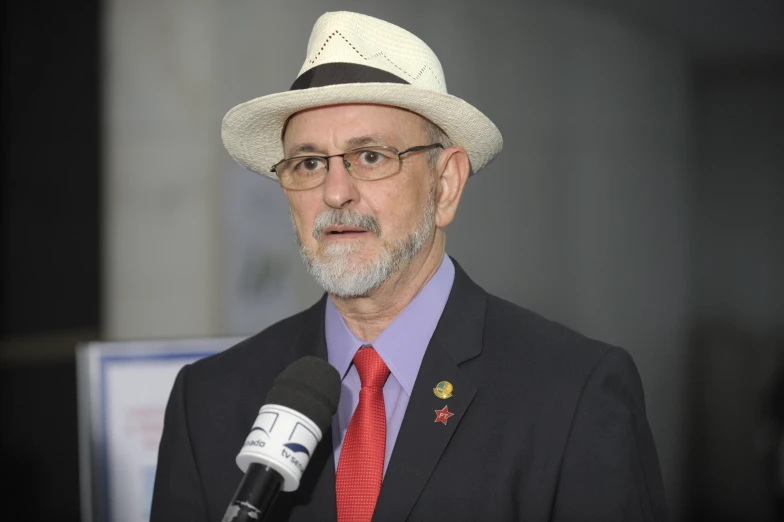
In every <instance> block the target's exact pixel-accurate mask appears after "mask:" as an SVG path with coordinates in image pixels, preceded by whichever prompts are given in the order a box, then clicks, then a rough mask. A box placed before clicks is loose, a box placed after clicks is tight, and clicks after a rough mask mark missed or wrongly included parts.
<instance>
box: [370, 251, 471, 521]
mask: <svg viewBox="0 0 784 522" xmlns="http://www.w3.org/2000/svg"><path fill="white" fill-rule="evenodd" d="M453 262H454V260H453ZM454 264H455V281H454V284H453V285H452V291H451V292H450V295H449V299H448V300H447V304H446V306H445V307H444V312H443V314H442V315H441V319H440V320H439V322H438V326H437V327H436V330H435V332H434V333H433V337H432V339H431V340H430V344H429V345H428V347H427V351H426V352H425V356H424V358H423V359H422V365H421V367H420V369H419V374H418V375H417V379H416V382H415V383H414V389H413V392H412V394H411V398H410V400H409V402H408V407H407V408H406V414H405V417H404V418H403V424H402V426H401V428H400V433H399V434H398V438H397V440H396V441H395V448H394V450H393V452H392V457H391V459H390V462H389V465H388V467H387V472H386V475H385V476H384V483H383V484H382V486H381V493H380V495H379V498H378V503H377V504H376V510H375V514H374V516H373V522H392V521H395V522H399V521H401V520H405V519H406V517H408V515H409V513H410V512H411V509H412V508H413V506H414V504H415V503H416V500H417V499H418V498H419V495H420V494H421V493H422V490H423V489H424V487H425V484H426V483H427V481H428V479H429V478H430V475H431V474H432V473H433V470H434V469H435V467H436V465H437V464H438V461H439V460H440V458H441V455H442V454H443V452H444V450H445V449H446V447H447V445H448V444H449V441H450V439H451V438H452V435H453V434H454V433H455V431H456V430H457V429H459V427H460V422H461V420H462V419H463V416H464V415H465V413H466V411H468V408H469V407H470V405H471V401H472V400H473V398H474V395H475V394H476V388H475V386H474V385H473V384H472V383H471V382H470V380H469V379H468V377H467V376H466V375H465V373H464V372H463V371H462V370H461V369H460V367H459V365H460V364H461V363H463V362H465V361H467V360H469V359H472V358H474V357H476V356H477V355H479V353H480V352H481V347H482V329H483V325H484V314H485V298H486V294H485V292H484V291H483V290H482V289H481V288H479V287H478V286H477V285H476V284H474V283H473V282H472V281H471V280H470V279H469V278H468V276H467V275H466V274H465V272H464V271H463V270H462V268H460V266H459V265H458V264H457V263H456V262H454ZM441 381H449V382H450V383H451V384H452V385H453V387H454V392H453V396H452V397H450V398H448V399H440V398H438V397H437V396H436V395H435V393H434V392H433V388H435V386H436V384H437V383H439V382H441ZM444 407H447V408H448V412H449V413H451V414H452V416H451V417H449V418H448V419H446V425H444V424H443V423H441V422H436V419H437V414H436V411H437V410H442V409H443V408H444Z"/></svg>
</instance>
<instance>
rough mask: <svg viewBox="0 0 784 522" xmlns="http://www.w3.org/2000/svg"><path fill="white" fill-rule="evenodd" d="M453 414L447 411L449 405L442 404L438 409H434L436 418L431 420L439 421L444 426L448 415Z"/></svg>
mask: <svg viewBox="0 0 784 522" xmlns="http://www.w3.org/2000/svg"><path fill="white" fill-rule="evenodd" d="M452 415H454V413H449V406H444V407H443V408H441V409H440V410H436V420H434V421H433V422H440V423H441V424H443V425H444V426H446V421H448V420H449V417H451V416H452Z"/></svg>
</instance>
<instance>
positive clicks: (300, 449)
mask: <svg viewBox="0 0 784 522" xmlns="http://www.w3.org/2000/svg"><path fill="white" fill-rule="evenodd" d="M283 446H284V447H286V448H288V449H290V450H291V451H293V452H294V453H304V454H305V455H307V456H308V458H310V451H308V448H306V447H305V446H303V445H302V444H297V443H296V442H289V443H288V444H284V445H283Z"/></svg>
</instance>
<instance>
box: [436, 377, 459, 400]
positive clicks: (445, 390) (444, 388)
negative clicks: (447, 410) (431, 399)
mask: <svg viewBox="0 0 784 522" xmlns="http://www.w3.org/2000/svg"><path fill="white" fill-rule="evenodd" d="M452 390H454V388H453V387H452V383H451V382H449V381H441V382H439V383H438V384H436V387H435V388H433V393H435V394H436V397H438V398H439V399H448V398H449V397H451V396H452Z"/></svg>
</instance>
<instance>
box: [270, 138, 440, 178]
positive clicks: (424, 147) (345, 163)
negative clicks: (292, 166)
mask: <svg viewBox="0 0 784 522" xmlns="http://www.w3.org/2000/svg"><path fill="white" fill-rule="evenodd" d="M436 147H438V148H441V149H443V148H444V146H443V145H441V144H440V143H431V144H430V145H417V146H416V147H410V148H408V149H406V150H404V151H402V152H398V151H397V149H396V148H395V147H387V146H386V145H376V146H368V147H358V148H356V149H351V150H348V151H346V152H343V153H341V154H332V155H331V156H318V155H314V154H307V155H304V156H294V157H292V158H284V159H282V160H280V161H279V162H277V163H276V164H274V165H273V166H272V167H271V168H270V172H274V173H275V174H276V175H277V174H278V171H277V168H278V165H280V164H281V163H285V162H287V161H291V160H295V159H303V160H305V159H310V158H312V159H322V160H324V164H325V165H326V169H327V172H328V173H329V160H330V158H341V159H342V160H343V166H344V167H346V170H348V172H349V174H351V169H350V168H349V167H351V163H349V162H348V161H346V159H345V156H346V154H352V153H354V152H359V151H363V150H365V149H387V150H390V151H394V152H395V154H397V158H398V162H400V157H401V156H402V155H403V154H408V153H409V152H420V151H423V150H429V149H434V148H436ZM352 177H354V176H353V175H352ZM379 179H384V178H379ZM278 181H280V176H278ZM319 185H320V184H319ZM319 185H314V186H313V187H311V188H316V187H318V186H319Z"/></svg>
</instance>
